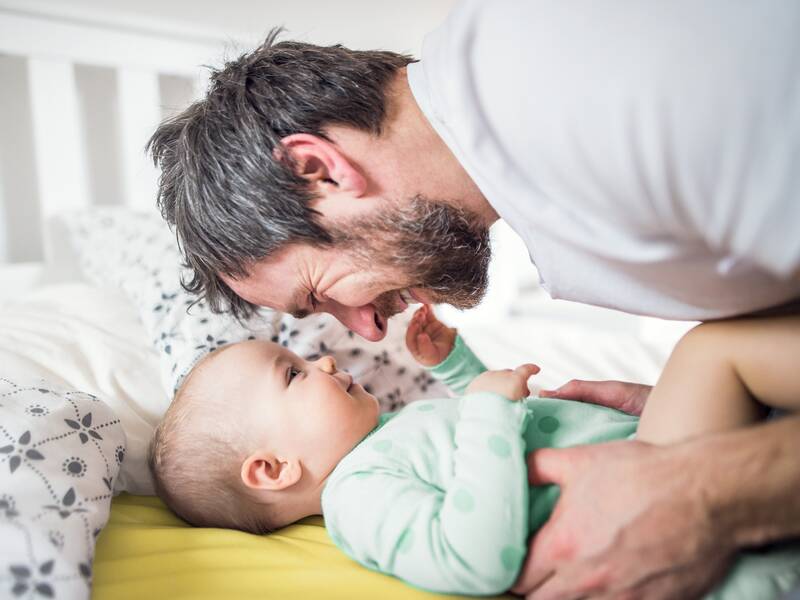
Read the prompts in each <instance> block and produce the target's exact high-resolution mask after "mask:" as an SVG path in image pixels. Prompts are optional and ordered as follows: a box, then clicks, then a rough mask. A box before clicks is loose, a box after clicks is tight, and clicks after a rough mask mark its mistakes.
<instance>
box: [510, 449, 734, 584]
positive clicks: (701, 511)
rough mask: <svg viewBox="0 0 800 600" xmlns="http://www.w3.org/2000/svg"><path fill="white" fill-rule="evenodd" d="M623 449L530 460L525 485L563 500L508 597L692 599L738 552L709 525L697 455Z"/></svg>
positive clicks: (549, 453) (543, 453)
mask: <svg viewBox="0 0 800 600" xmlns="http://www.w3.org/2000/svg"><path fill="white" fill-rule="evenodd" d="M686 448H687V447H684V446H651V445H649V444H645V443H642V442H634V441H624V442H612V443H608V444H600V445H595V446H581V447H575V448H566V449H550V448H544V449H541V450H536V451H534V452H532V453H531V454H529V455H528V478H529V480H530V482H531V484H534V485H542V484H547V483H555V484H557V485H559V486H560V487H561V496H560V498H559V500H558V503H557V504H556V507H555V510H554V511H553V514H552V515H551V517H550V520H549V521H548V522H547V523H546V524H545V525H544V527H542V528H541V529H540V530H539V532H538V533H537V534H536V535H535V536H534V538H533V539H532V541H531V542H530V546H529V551H528V557H527V559H526V561H525V564H524V566H523V569H522V571H521V573H520V576H519V578H518V579H517V582H516V584H515V586H514V588H513V591H514V592H516V593H519V594H525V595H527V598H530V599H535V600H553V599H572V598H646V599H648V600H651V599H657V600H660V599H667V598H681V599H691V598H696V597H698V596H700V595H702V594H703V593H704V592H705V591H707V590H708V589H709V588H710V587H711V586H712V585H713V584H714V583H715V582H716V581H717V580H718V579H719V578H721V577H722V576H723V575H724V574H725V572H726V570H727V567H728V564H729V562H730V559H731V556H732V555H733V553H734V550H735V544H734V543H733V540H731V539H728V537H727V536H726V533H727V532H724V531H717V530H715V529H714V527H713V521H712V515H710V514H709V510H708V506H707V502H705V500H706V497H705V495H704V489H703V483H704V475H703V473H702V469H701V468H700V466H699V464H700V463H701V460H700V457H698V456H697V455H696V454H697V452H696V451H695V452H694V453H692V452H691V451H687V449H686Z"/></svg>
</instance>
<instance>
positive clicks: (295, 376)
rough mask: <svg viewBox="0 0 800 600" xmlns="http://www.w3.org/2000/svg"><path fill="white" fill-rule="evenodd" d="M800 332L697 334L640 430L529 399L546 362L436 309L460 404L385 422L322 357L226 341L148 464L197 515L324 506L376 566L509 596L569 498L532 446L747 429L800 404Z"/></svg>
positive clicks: (159, 437)
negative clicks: (504, 363) (480, 342)
mask: <svg viewBox="0 0 800 600" xmlns="http://www.w3.org/2000/svg"><path fill="white" fill-rule="evenodd" d="M761 323H762V325H763V324H764V323H765V321H762V322H761ZM723 331H724V333H725V335H724V336H723V335H721V333H723ZM798 331H800V318H797V317H788V318H780V319H772V320H770V323H769V327H763V326H761V327H753V321H751V320H740V321H731V322H725V323H714V324H708V325H701V326H699V327H698V328H696V329H694V330H693V331H692V332H690V333H689V334H688V335H687V336H686V338H684V340H682V341H681V342H680V343H679V345H678V347H677V348H676V349H675V351H674V353H673V355H672V357H671V358H670V361H669V363H668V365H667V367H666V369H665V371H664V374H663V375H662V378H661V380H660V381H659V383H658V385H657V386H656V388H655V389H654V391H653V392H652V394H651V396H650V398H649V400H648V403H647V406H646V408H645V412H644V414H643V416H642V418H641V423H640V424H639V429H638V434H637V433H636V432H637V423H638V421H639V420H638V419H637V418H635V417H632V416H629V415H626V414H624V413H621V412H618V411H615V410H612V409H608V408H604V407H600V406H595V405H590V404H583V403H579V402H572V401H567V400H559V399H554V398H528V397H527V396H528V387H527V380H528V378H529V377H530V376H532V375H533V374H535V373H536V372H538V370H539V369H538V367H537V366H535V365H531V364H525V365H522V366H520V367H517V368H516V369H514V370H504V371H487V370H486V369H485V367H484V366H483V365H482V364H481V362H480V361H479V360H478V359H477V358H476V357H475V355H474V354H472V352H471V351H470V350H469V348H468V347H467V346H466V345H465V344H464V342H463V340H462V339H461V338H460V337H459V336H458V335H457V334H456V331H455V330H454V329H451V328H448V327H446V326H445V325H444V324H442V323H441V322H439V321H438V320H437V319H436V318H435V316H434V314H433V311H432V310H431V309H430V308H429V307H427V306H423V307H422V308H420V309H419V310H418V311H417V313H416V314H415V315H414V318H413V319H412V322H411V324H410V326H409V329H408V333H407V337H406V342H407V345H408V348H409V350H410V351H411V353H412V354H413V355H414V357H415V358H416V359H417V360H418V361H419V362H420V363H421V364H423V365H425V366H427V367H429V368H430V369H431V373H432V374H433V375H434V376H436V377H438V378H441V379H442V380H443V381H444V382H445V383H446V384H447V385H448V386H449V387H450V388H451V389H452V390H453V391H454V392H455V393H456V394H459V395H460V397H455V398H444V399H436V400H426V401H418V402H414V403H412V404H410V405H408V406H406V407H405V408H403V409H402V410H400V411H398V412H396V413H392V414H385V415H380V414H379V410H378V403H377V401H376V399H375V397H374V396H372V395H371V394H370V393H368V392H367V391H366V390H364V388H363V387H361V386H360V385H359V384H358V383H357V382H355V381H353V379H352V377H351V376H350V375H348V374H347V373H345V372H341V371H338V370H337V368H336V364H335V362H334V360H333V359H332V358H331V357H323V358H320V359H319V360H317V361H314V362H309V361H305V360H303V359H302V358H300V357H298V356H297V355H295V354H293V353H292V352H290V351H289V350H287V349H286V348H284V347H282V346H280V345H278V344H273V343H269V342H264V341H248V342H242V343H237V344H231V345H229V346H226V347H223V348H221V349H220V350H217V351H216V352H214V353H213V354H210V355H209V356H208V357H206V358H205V359H204V360H203V361H201V362H200V363H199V364H198V365H197V366H196V367H195V368H194V369H193V370H192V372H191V373H190V374H189V376H188V377H187V378H186V380H185V381H184V383H183V385H182V386H181V388H180V389H179V391H178V393H177V394H176V397H175V399H174V401H173V403H172V405H171V406H170V408H169V410H168V411H167V414H166V415H165V417H164V420H163V422H162V423H161V425H160V426H159V427H158V429H157V431H156V434H155V438H154V440H153V444H152V447H151V457H150V465H151V468H152V471H153V475H154V478H155V482H156V489H157V491H158V494H159V496H160V497H161V498H162V499H163V500H164V501H165V502H166V503H167V504H168V505H169V506H170V507H171V508H172V509H173V510H174V511H175V512H176V513H177V514H178V515H180V516H181V517H183V518H184V519H185V520H187V521H188V522H190V523H193V524H195V525H202V526H213V527H232V528H237V529H242V530H245V531H251V532H256V533H264V532H268V531H272V530H274V529H277V528H280V527H283V526H285V525H288V524H290V523H293V522H295V521H297V520H299V519H302V518H304V517H306V516H309V515H318V514H323V515H324V516H325V524H326V527H327V529H328V531H329V533H330V536H331V538H332V539H333V540H334V542H335V543H336V544H337V545H338V546H339V547H340V548H341V549H342V550H343V551H344V552H345V553H347V554H348V555H349V556H350V557H352V558H353V559H355V560H357V561H358V562H359V563H361V564H362V565H364V566H366V567H368V568H370V569H374V570H377V571H381V572H384V573H388V574H392V575H395V576H397V577H399V578H401V579H403V580H405V581H407V582H409V583H411V584H414V585H416V586H419V587H422V588H425V589H428V590H432V591H438V592H447V593H467V594H494V593H499V592H503V591H505V590H507V589H509V588H510V587H511V586H512V584H513V583H514V581H515V579H516V577H517V575H518V573H519V570H520V567H521V565H522V563H523V560H524V558H525V554H526V550H527V546H526V543H527V540H528V537H529V535H530V534H531V533H533V532H535V531H536V530H537V529H538V528H539V527H540V526H541V525H542V524H543V523H544V522H545V521H546V519H547V517H548V516H549V514H550V512H551V511H552V509H553V506H554V504H555V501H556V499H557V496H558V488H557V487H555V486H545V487H536V486H529V484H528V473H527V466H526V461H525V457H526V453H527V452H530V451H531V450H533V449H535V448H540V447H564V446H572V445H577V444H588V443H596V442H603V441H608V440H612V439H623V438H627V437H631V436H633V435H634V434H636V435H637V436H638V438H639V439H642V440H644V441H651V442H654V443H669V442H674V441H678V440H681V439H684V438H686V437H689V436H693V435H698V434H702V433H705V432H709V431H715V430H719V429H721V428H731V427H739V426H742V425H745V424H746V423H749V422H752V421H753V420H754V419H756V418H759V416H760V414H761V412H762V404H758V403H756V402H755V401H754V400H753V399H752V397H751V394H752V395H753V396H755V397H758V399H759V401H760V402H762V403H764V404H767V405H769V406H775V407H779V408H783V409H789V410H796V409H797V404H798V402H800V384H799V383H798V379H797V378H796V377H794V373H793V370H794V368H795V365H793V361H792V359H791V358H789V357H791V356H794V357H797V356H800V348H798V347H797V346H798V342H797V339H798V337H800V336H798ZM759 365H763V368H760V367H759ZM793 377H794V379H793V380H792V378H793ZM712 386H713V387H712ZM695 388H697V389H695ZM676 389H679V390H680V391H679V392H677V393H676ZM709 390H713V391H714V393H709ZM683 413H692V418H688V417H687V416H686V415H685V414H683Z"/></svg>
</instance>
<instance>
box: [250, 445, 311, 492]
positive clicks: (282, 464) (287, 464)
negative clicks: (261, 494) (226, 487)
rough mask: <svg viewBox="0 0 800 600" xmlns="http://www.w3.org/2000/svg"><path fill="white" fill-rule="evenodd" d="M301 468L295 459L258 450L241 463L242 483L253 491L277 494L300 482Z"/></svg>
mask: <svg viewBox="0 0 800 600" xmlns="http://www.w3.org/2000/svg"><path fill="white" fill-rule="evenodd" d="M302 475H303V467H302V466H301V465H300V462H299V461H298V460H296V459H286V458H281V457H278V456H275V455H274V454H272V453H271V452H267V451H265V450H259V451H256V452H254V453H252V454H251V455H250V456H248V457H247V458H246V459H245V460H244V462H243V463H242V472H241V477H242V482H243V483H244V484H245V485H246V486H247V487H249V488H250V489H253V490H267V491H273V492H277V491H280V490H285V489H287V488H290V487H292V486H293V485H294V484H295V483H297V482H298V481H300V477H301V476H302Z"/></svg>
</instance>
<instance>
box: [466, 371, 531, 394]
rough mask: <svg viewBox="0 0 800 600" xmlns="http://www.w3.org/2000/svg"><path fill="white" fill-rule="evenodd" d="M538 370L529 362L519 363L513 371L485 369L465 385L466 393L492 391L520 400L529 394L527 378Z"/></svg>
mask: <svg viewBox="0 0 800 600" xmlns="http://www.w3.org/2000/svg"><path fill="white" fill-rule="evenodd" d="M538 372H539V367H538V366H536V365H534V364H530V363H528V364H524V365H520V366H519V367H517V368H516V369H514V370H513V371H512V370H511V369H504V370H502V371H486V372H485V373H481V374H480V375H478V376H477V377H476V378H475V379H473V380H472V383H470V384H469V385H468V386H467V393H468V394H474V393H475V392H494V393H495V394H500V395H501V396H505V397H506V398H508V399H509V400H522V399H523V398H527V397H528V395H529V394H530V392H529V391H528V378H529V377H530V376H531V375H535V374H536V373H538Z"/></svg>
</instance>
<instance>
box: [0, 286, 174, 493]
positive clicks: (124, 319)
mask: <svg viewBox="0 0 800 600" xmlns="http://www.w3.org/2000/svg"><path fill="white" fill-rule="evenodd" d="M0 332H2V335H0V375H3V376H6V377H9V378H10V379H12V380H21V379H23V378H24V379H32V378H44V379H46V380H47V381H50V382H52V383H53V384H56V385H59V386H62V387H67V388H72V389H77V390H83V391H85V392H89V393H92V394H95V395H97V396H100V397H102V398H103V399H104V400H105V401H106V402H107V403H108V404H109V405H110V406H111V408H112V410H113V411H114V412H115V414H116V415H117V416H118V417H119V419H120V420H121V421H122V426H123V428H124V430H125V433H126V434H127V436H128V457H127V458H126V460H125V463H124V464H123V467H122V471H121V473H120V475H119V477H118V478H117V479H116V486H117V490H118V491H121V490H126V491H129V492H131V493H134V494H150V493H152V483H151V480H150V476H149V474H148V471H147V464H146V460H145V455H146V451H147V444H148V443H149V441H150V438H151V436H152V432H153V428H154V427H155V425H156V424H157V423H158V421H159V419H160V418H161V415H163V413H164V411H165V410H166V409H167V407H168V406H169V400H170V395H169V394H167V393H166V392H165V391H164V390H163V388H162V387H161V385H160V382H159V379H158V364H159V361H158V354H157V353H156V351H155V350H154V349H153V348H152V347H151V346H150V343H149V340H148V337H147V335H146V333H145V330H144V328H143V327H142V325H141V323H140V321H139V318H138V314H137V312H136V309H135V308H134V307H133V305H131V304H130V302H129V301H128V299H127V298H125V297H124V296H123V295H122V294H121V293H120V292H118V291H115V290H111V289H108V288H106V289H101V288H97V287H94V286H91V285H89V284H86V283H73V284H61V285H52V286H47V287H43V288H40V289H38V290H35V291H34V292H32V293H28V294H27V295H25V296H21V297H19V298H17V299H15V300H13V301H7V302H5V303H4V304H3V305H2V306H0Z"/></svg>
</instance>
